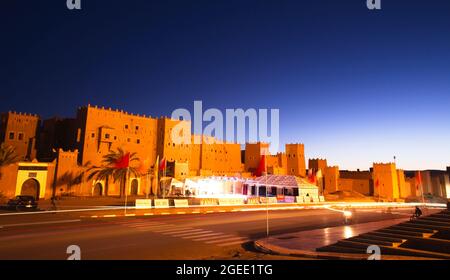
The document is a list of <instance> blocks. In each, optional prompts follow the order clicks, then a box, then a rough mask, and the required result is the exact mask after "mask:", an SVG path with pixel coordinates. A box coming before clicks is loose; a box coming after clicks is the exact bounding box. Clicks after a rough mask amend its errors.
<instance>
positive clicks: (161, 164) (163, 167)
mask: <svg viewBox="0 0 450 280" xmlns="http://www.w3.org/2000/svg"><path fill="white" fill-rule="evenodd" d="M166 167H167V164H166V159H165V158H163V159H162V160H161V163H160V164H159V170H165V169H166Z"/></svg>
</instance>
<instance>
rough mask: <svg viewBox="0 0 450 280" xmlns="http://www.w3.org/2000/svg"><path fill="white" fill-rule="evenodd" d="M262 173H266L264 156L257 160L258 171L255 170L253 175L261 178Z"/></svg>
mask: <svg viewBox="0 0 450 280" xmlns="http://www.w3.org/2000/svg"><path fill="white" fill-rule="evenodd" d="M263 172H267V170H266V155H262V156H261V159H260V160H259V165H258V169H256V172H255V175H256V176H261V175H262V174H263Z"/></svg>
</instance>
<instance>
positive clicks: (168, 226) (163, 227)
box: [133, 225, 176, 230]
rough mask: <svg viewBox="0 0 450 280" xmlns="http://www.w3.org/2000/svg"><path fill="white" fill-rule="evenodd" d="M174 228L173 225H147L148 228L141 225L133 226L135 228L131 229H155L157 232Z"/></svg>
mask: <svg viewBox="0 0 450 280" xmlns="http://www.w3.org/2000/svg"><path fill="white" fill-rule="evenodd" d="M174 227H176V226H174V225H156V226H153V225H148V226H146V225H142V226H135V227H133V228H136V229H155V230H158V229H169V228H174Z"/></svg>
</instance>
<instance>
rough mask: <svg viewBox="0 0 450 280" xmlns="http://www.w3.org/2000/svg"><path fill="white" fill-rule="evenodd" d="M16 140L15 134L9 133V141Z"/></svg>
mask: <svg viewBox="0 0 450 280" xmlns="http://www.w3.org/2000/svg"><path fill="white" fill-rule="evenodd" d="M13 139H14V132H10V133H9V140H13Z"/></svg>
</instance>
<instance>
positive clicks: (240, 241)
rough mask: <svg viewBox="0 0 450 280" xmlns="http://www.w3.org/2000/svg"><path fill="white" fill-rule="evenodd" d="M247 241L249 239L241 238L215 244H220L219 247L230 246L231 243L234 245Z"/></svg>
mask: <svg viewBox="0 0 450 280" xmlns="http://www.w3.org/2000/svg"><path fill="white" fill-rule="evenodd" d="M248 241H250V239H242V240H237V241H233V242H228V243H223V244H216V245H217V246H220V247H225V246H231V245H236V244H242V243H244V242H248Z"/></svg>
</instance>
